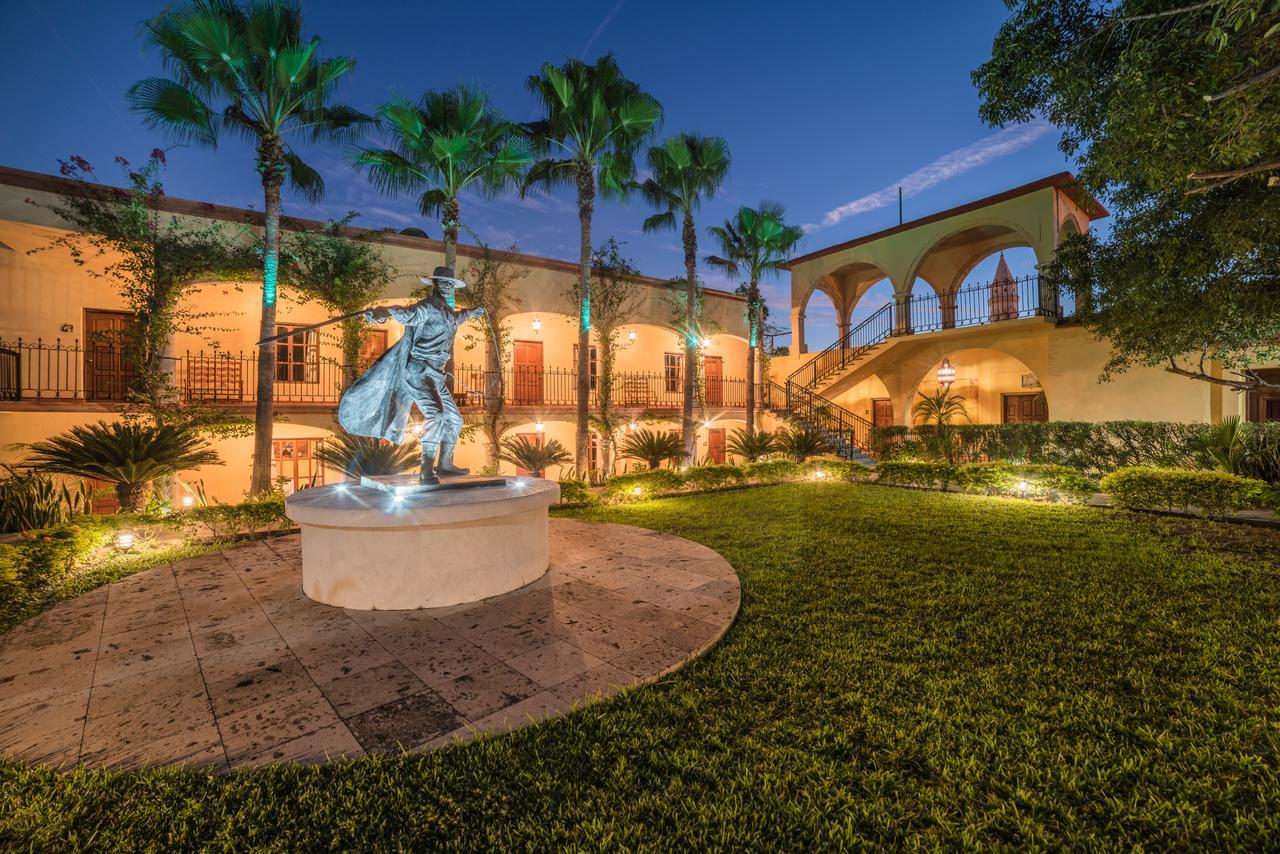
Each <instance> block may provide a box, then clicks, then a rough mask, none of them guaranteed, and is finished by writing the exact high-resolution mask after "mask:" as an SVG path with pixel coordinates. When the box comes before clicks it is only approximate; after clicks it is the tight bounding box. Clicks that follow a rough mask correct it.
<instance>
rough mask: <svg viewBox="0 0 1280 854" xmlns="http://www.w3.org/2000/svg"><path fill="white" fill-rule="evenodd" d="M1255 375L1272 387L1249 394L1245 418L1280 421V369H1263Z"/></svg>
mask: <svg viewBox="0 0 1280 854" xmlns="http://www.w3.org/2000/svg"><path fill="white" fill-rule="evenodd" d="M1255 373H1256V374H1257V375H1258V377H1259V379H1261V380H1262V381H1263V382H1267V383H1272V384H1273V385H1272V386H1263V387H1262V388H1259V389H1257V390H1256V391H1251V392H1249V396H1248V398H1247V399H1246V402H1245V406H1246V409H1245V418H1246V419H1247V420H1249V421H1280V388H1277V387H1275V385H1276V384H1280V368H1261V369H1259V370H1256V371H1255Z"/></svg>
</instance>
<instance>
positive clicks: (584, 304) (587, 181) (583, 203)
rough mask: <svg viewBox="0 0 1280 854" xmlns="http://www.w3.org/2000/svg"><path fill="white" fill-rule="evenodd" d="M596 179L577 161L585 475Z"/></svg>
mask: <svg viewBox="0 0 1280 854" xmlns="http://www.w3.org/2000/svg"><path fill="white" fill-rule="evenodd" d="M595 197H596V182H595V174H594V172H593V171H592V168H591V164H590V163H579V164H578V223H579V225H580V227H581V238H580V241H579V243H578V275H579V281H578V425H577V433H576V435H575V437H574V461H573V464H574V471H575V472H576V474H577V476H578V477H579V478H585V477H586V473H587V469H588V468H589V467H590V465H591V453H590V449H589V448H590V445H589V440H588V430H589V429H590V425H588V424H587V419H588V417H589V415H590V405H591V376H590V373H589V371H590V365H591V362H590V358H591V212H592V210H593V208H594V207H595Z"/></svg>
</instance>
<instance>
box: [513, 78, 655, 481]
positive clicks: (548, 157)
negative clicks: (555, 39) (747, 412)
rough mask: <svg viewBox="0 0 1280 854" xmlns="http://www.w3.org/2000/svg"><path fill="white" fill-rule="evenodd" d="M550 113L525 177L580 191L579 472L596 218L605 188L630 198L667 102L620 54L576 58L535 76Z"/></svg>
mask: <svg viewBox="0 0 1280 854" xmlns="http://www.w3.org/2000/svg"><path fill="white" fill-rule="evenodd" d="M528 86H529V90H530V91H531V92H532V93H533V95H534V96H535V97H536V98H537V99H538V100H539V101H540V102H541V104H542V107H543V109H544V110H545V111H546V113H545V117H544V118H542V119H540V120H539V121H536V122H532V123H531V124H530V125H529V131H530V134H531V138H532V140H533V143H534V146H535V147H536V149H537V151H538V154H539V156H540V157H541V158H542V159H540V160H538V162H536V163H535V164H534V165H533V166H532V168H530V170H529V172H528V174H527V175H526V176H525V181H524V190H525V191H528V189H529V188H531V187H533V186H535V185H539V184H542V185H547V186H571V187H575V188H576V189H577V193H578V224H579V243H578V289H577V291H578V405H577V425H578V429H577V433H576V435H575V437H574V445H575V448H574V451H575V465H576V467H577V471H578V474H579V476H581V475H582V473H583V472H584V471H585V470H586V468H587V466H588V464H589V462H590V459H589V456H588V452H587V444H588V431H589V429H590V425H589V420H590V419H589V415H590V412H589V410H590V405H591V378H590V374H589V367H588V366H589V358H590V352H591V217H592V212H593V211H594V210H595V200H596V193H597V191H598V192H599V194H600V195H601V196H602V197H604V198H606V199H608V198H625V197H626V194H627V191H628V189H629V188H630V187H631V185H632V183H633V182H634V178H635V156H636V152H637V151H638V150H639V149H640V146H642V145H643V144H644V143H645V141H646V140H648V139H649V137H650V136H652V135H653V134H654V132H656V131H657V129H658V125H659V124H661V122H662V107H661V106H660V105H659V104H658V102H657V101H656V100H654V98H653V96H651V95H649V94H648V93H647V92H645V91H644V90H643V89H641V88H640V87H639V85H637V84H636V83H634V82H632V81H631V80H628V79H627V78H626V77H624V76H623V75H622V69H620V68H619V67H618V63H617V62H616V61H614V58H613V57H612V56H605V57H602V58H601V59H600V60H598V61H597V62H596V63H595V64H593V65H588V64H587V63H585V62H583V61H582V60H579V59H570V60H568V61H567V62H565V63H564V64H563V65H560V66H555V65H552V64H550V63H547V64H546V65H543V66H542V70H541V72H539V73H538V74H535V75H533V76H532V77H530V78H529V81H528Z"/></svg>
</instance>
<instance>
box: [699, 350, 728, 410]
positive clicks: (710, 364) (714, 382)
mask: <svg viewBox="0 0 1280 854" xmlns="http://www.w3.org/2000/svg"><path fill="white" fill-rule="evenodd" d="M702 377H703V381H704V382H706V384H707V395H706V397H707V406H723V405H724V359H722V358H720V357H719V356H707V357H705V358H704V359H703V360H702Z"/></svg>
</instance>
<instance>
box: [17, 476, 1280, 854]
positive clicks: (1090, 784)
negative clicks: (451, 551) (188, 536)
mask: <svg viewBox="0 0 1280 854" xmlns="http://www.w3.org/2000/svg"><path fill="white" fill-rule="evenodd" d="M576 515H579V516H581V517H584V518H592V519H604V520H608V521H614V522H625V523H628V524H634V525H642V526H647V527H651V528H656V529H660V530H663V531H669V532H671V533H675V534H679V535H681V536H684V537H689V538H691V539H694V540H697V541H699V542H702V543H705V544H707V545H708V546H710V547H712V548H714V549H716V550H717V551H719V552H721V553H722V554H723V555H725V557H727V558H728V559H729V561H730V562H731V563H732V564H733V565H734V567H735V568H736V569H737V570H738V572H739V574H740V575H741V577H742V582H743V589H744V596H743V610H742V613H741V614H740V616H739V618H738V622H737V624H736V625H735V626H734V627H733V628H732V629H731V630H730V632H729V634H728V636H727V637H726V638H725V640H724V641H723V643H722V644H721V646H720V647H719V648H718V649H716V650H715V651H713V652H712V653H711V654H710V655H709V656H708V657H707V658H706V659H704V660H702V661H700V662H698V663H695V664H694V665H693V666H691V667H689V668H687V669H686V670H684V671H682V672H680V673H677V674H675V675H673V676H670V677H668V678H666V679H664V680H662V682H661V683H660V684H658V685H656V686H650V687H646V688H642V689H639V690H636V691H632V692H629V693H627V694H625V695H623V696H621V697H618V698H615V699H614V700H612V701H610V702H608V703H604V704H600V705H596V706H593V707H591V708H588V709H586V710H583V711H580V712H577V713H574V714H572V715H569V716H568V717H566V718H562V719H559V720H556V721H550V722H547V723H544V724H541V725H538V726H535V727H533V728H531V729H527V730H524V731H521V732H518V733H515V734H513V735H509V736H503V737H499V738H493V739H487V740H484V741H481V742H479V743H475V744H471V745H465V746H461V747H454V748H450V749H448V750H445V751H442V752H439V753H436V754H433V755H429V756H412V757H402V758H394V759H363V760H359V761H355V762H351V763H344V764H334V765H330V766H328V767H321V768H303V767H297V768H292V767H285V768H274V769H267V770H262V771H251V772H242V773H237V774H233V775H230V776H227V777H213V776H209V775H206V774H202V773H196V772H175V771H152V772H145V773H131V774H112V773H74V774H69V775H65V776H59V775H56V774H53V773H50V772H46V771H31V770H27V769H21V768H17V767H13V766H7V767H5V766H0V804H3V805H4V809H0V844H3V845H4V846H6V847H14V846H21V847H27V846H31V847H34V848H44V847H48V846H51V845H54V846H60V847H67V846H77V847H92V848H95V849H105V848H112V847H132V846H136V845H137V844H139V843H142V844H146V843H150V844H153V845H159V846H165V847H172V846H179V847H183V848H193V847H197V846H207V847H223V846H230V847H248V846H276V847H281V848H291V849H298V848H318V847H334V848H347V849H351V848H367V847H369V846H373V845H378V846H385V847H400V846H403V847H434V846H446V847H464V848H495V847H498V848H510V847H538V848H542V847H551V846H557V847H563V846H568V847H574V848H583V847H587V848H606V847H607V848H614V847H618V846H628V847H634V846H644V845H647V846H653V847H667V846H675V845H679V846H681V847H689V846H696V847H706V846H729V845H733V846H761V847H765V846H767V847H806V848H818V847H821V848H829V847H839V846H852V845H856V844H858V843H861V842H871V843H879V844H885V845H894V846H897V845H903V844H922V845H927V846H945V847H954V846H961V845H966V846H972V845H1014V846H1018V847H1022V846H1027V845H1034V844H1037V843H1038V844H1040V845H1042V846H1051V847H1059V846H1068V845H1087V844H1090V843H1092V844H1094V845H1105V846H1106V847H1120V846H1125V847H1128V846H1130V845H1138V844H1140V845H1143V846H1145V847H1148V848H1153V849H1163V848H1169V847H1185V846H1190V845H1210V846H1228V845H1230V846H1240V847H1251V848H1275V847H1276V846H1277V845H1280V690H1278V689H1280V532H1276V531H1267V530H1258V529H1251V528H1243V527H1238V526H1230V525H1218V524H1213V523H1207V522H1191V521H1184V520H1166V519H1159V518H1155V517H1142V516H1131V515H1126V514H1122V513H1118V512H1107V511H1101V510H1095V509H1087V508H1074V507H1062V506H1049V505H1040V504H1031V503H1026V502H1017V501H1011V500H1002V499H989V498H979V497H970V496H963V495H944V494H938V493H928V492H914V491H907V490H900V489H891V488H883V487H875V486H851V485H846V484H819V483H802V484H793V485H788V486H778V487H770V488H764V489H751V490H744V491H740V492H728V493H722V494H718V495H704V496H696V497H688V498H673V499H666V500H660V501H651V502H645V503H642V504H637V505H632V506H627V507H618V508H604V509H598V510H590V511H580V512H579V513H577V514H576Z"/></svg>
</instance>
